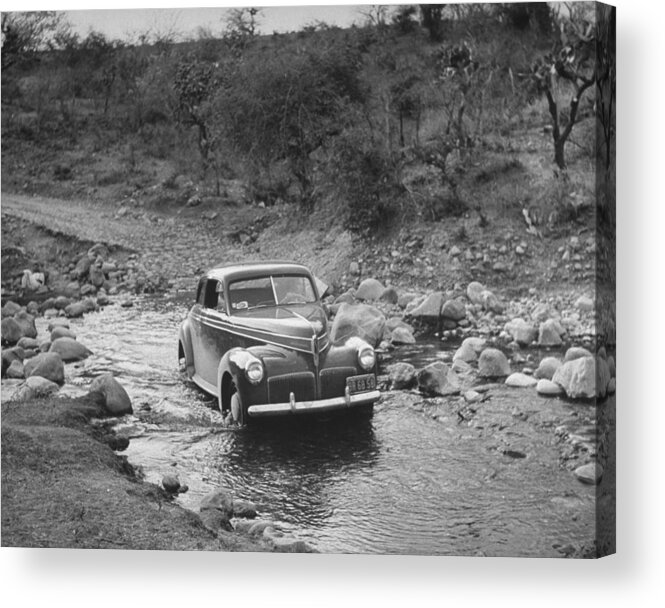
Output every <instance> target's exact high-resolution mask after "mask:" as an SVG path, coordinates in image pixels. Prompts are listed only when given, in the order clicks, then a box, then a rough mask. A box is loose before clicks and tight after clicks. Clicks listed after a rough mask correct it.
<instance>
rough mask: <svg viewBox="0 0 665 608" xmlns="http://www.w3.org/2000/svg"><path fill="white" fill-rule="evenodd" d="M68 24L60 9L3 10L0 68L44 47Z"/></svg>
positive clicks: (47, 46) (8, 65)
mask: <svg viewBox="0 0 665 608" xmlns="http://www.w3.org/2000/svg"><path fill="white" fill-rule="evenodd" d="M68 27H69V25H68V24H67V22H66V21H65V19H64V17H63V13H58V12H56V11H29V12H23V13H2V69H3V70H6V69H7V68H9V67H11V66H12V65H14V64H15V63H17V62H18V61H19V60H20V59H22V58H25V57H27V56H29V55H31V54H33V53H35V52H37V51H43V50H46V49H47V48H49V45H51V44H53V42H54V40H55V39H56V36H57V34H58V33H59V32H62V31H63V30H65V29H68Z"/></svg>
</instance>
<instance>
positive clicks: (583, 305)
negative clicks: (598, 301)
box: [575, 296, 595, 312]
mask: <svg viewBox="0 0 665 608" xmlns="http://www.w3.org/2000/svg"><path fill="white" fill-rule="evenodd" d="M594 307H595V303H594V301H593V298H590V297H589V296H580V297H579V298H577V300H576V301H575V308H576V309H577V310H579V311H580V312H591V311H592V310H593V309H594Z"/></svg>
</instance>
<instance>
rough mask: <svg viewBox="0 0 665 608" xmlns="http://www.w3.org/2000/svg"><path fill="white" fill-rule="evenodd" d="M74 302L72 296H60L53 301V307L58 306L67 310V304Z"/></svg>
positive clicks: (59, 308)
mask: <svg viewBox="0 0 665 608" xmlns="http://www.w3.org/2000/svg"><path fill="white" fill-rule="evenodd" d="M71 303H72V300H71V298H68V297H66V296H58V297H57V298H56V299H55V300H54V301H53V308H57V309H58V310H65V308H67V306H69V305H70V304H71Z"/></svg>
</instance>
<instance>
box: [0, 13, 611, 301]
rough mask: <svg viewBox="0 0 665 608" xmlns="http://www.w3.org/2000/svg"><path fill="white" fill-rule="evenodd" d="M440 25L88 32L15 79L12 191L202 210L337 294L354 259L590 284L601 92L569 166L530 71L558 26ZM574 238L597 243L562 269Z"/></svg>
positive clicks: (457, 275)
mask: <svg viewBox="0 0 665 608" xmlns="http://www.w3.org/2000/svg"><path fill="white" fill-rule="evenodd" d="M441 28H442V30H441V32H440V34H441V35H440V40H436V41H434V40H432V36H430V35H428V31H427V29H426V28H423V27H420V26H419V24H418V23H416V22H413V21H409V22H408V23H407V24H406V25H405V24H404V23H400V22H398V21H397V20H395V22H394V23H393V24H392V25H388V24H383V25H380V26H367V27H363V28H351V29H348V30H342V29H339V28H331V27H325V26H320V27H310V28H306V31H300V32H295V33H291V34H275V35H272V36H256V37H252V38H250V39H248V40H244V41H242V44H241V45H240V46H239V45H238V44H237V41H235V42H234V43H233V44H232V43H231V42H230V41H229V40H228V39H226V40H217V39H213V38H201V39H198V40H195V41H190V42H187V43H181V44H170V43H164V42H160V43H158V44H153V45H138V46H137V45H128V44H121V43H118V42H117V41H115V42H114V41H109V40H106V39H105V38H104V37H103V36H101V35H97V36H93V35H92V34H91V35H90V36H89V37H88V38H86V39H85V40H82V41H81V40H78V41H71V42H70V43H69V45H67V44H65V45H64V47H63V48H61V49H60V50H58V51H53V52H50V53H42V54H40V55H37V56H33V57H32V58H31V60H29V61H25V62H23V63H19V64H18V65H16V66H13V67H12V68H11V69H9V70H3V73H2V77H3V81H2V104H3V107H2V136H3V137H2V190H3V192H6V193H17V194H22V195H40V196H44V197H54V198H59V199H65V200H67V199H69V200H74V201H85V202H86V203H87V204H91V205H94V206H99V207H100V208H103V209H108V210H109V212H112V211H114V210H118V209H122V208H124V207H127V208H130V209H131V208H137V209H139V210H141V212H146V213H154V214H157V215H161V216H164V217H175V218H176V220H177V219H178V218H184V219H187V220H192V221H196V220H197V219H199V220H201V221H202V222H205V223H206V225H207V226H209V227H212V228H213V229H218V231H219V233H220V235H221V236H222V237H223V238H224V239H226V240H225V242H226V243H227V244H228V246H235V247H238V248H239V249H238V255H241V256H243V257H267V256H269V257H292V258H296V259H300V260H303V261H308V262H309V263H310V264H312V265H313V266H314V267H315V268H316V267H317V266H318V267H320V268H318V269H317V270H323V271H324V272H325V274H326V276H327V279H328V280H329V281H330V282H331V283H333V284H335V285H338V286H340V287H344V286H346V285H350V284H352V283H353V282H354V281H355V280H357V278H356V277H354V276H352V275H350V274H349V273H348V272H347V270H348V267H349V263H350V262H352V261H356V262H359V263H360V266H361V268H362V271H361V272H362V274H363V275H364V276H369V275H373V276H378V277H379V278H381V279H382V280H384V281H387V282H392V283H401V284H405V285H411V286H414V287H419V288H435V287H438V288H443V289H452V288H454V286H455V285H456V283H459V282H462V281H468V280H471V279H476V280H481V281H486V282H487V283H488V284H491V285H495V286H496V287H497V288H508V289H513V290H515V291H519V290H520V289H521V288H522V287H523V286H524V285H529V286H535V287H538V288H540V289H551V288H555V289H556V288H557V286H559V287H562V286H564V285H566V284H568V283H570V282H573V283H574V282H581V283H588V282H589V281H593V276H594V272H595V265H594V251H595V250H594V248H593V240H594V237H595V232H596V225H595V211H596V174H595V170H596V160H595V159H596V146H595V134H596V121H595V119H594V114H593V102H594V99H595V97H594V94H593V89H592V91H591V92H587V93H586V95H585V96H584V97H583V98H582V100H581V102H580V107H579V109H578V113H577V116H576V118H575V120H576V123H577V124H575V125H574V129H573V130H572V132H571V135H570V137H569V139H568V141H567V143H566V148H565V152H566V170H565V171H563V170H561V168H560V167H558V166H557V165H556V163H555V162H554V147H553V139H552V124H551V122H552V117H551V115H550V114H549V112H548V105H547V102H546V100H545V97H544V96H542V95H537V94H535V93H534V90H533V86H532V83H531V80H530V79H529V77H528V76H527V75H525V74H526V73H527V72H528V71H529V69H530V68H529V66H530V65H531V64H532V63H533V61H534V59H535V58H538V57H541V56H542V55H543V54H544V53H545V52H546V51H547V50H548V49H550V48H551V47H552V45H553V44H555V43H556V36H555V35H554V34H553V33H550V34H548V35H545V34H543V32H542V31H541V30H539V29H538V28H536V27H535V25H532V26H530V27H522V28H516V27H514V25H513V24H511V23H510V22H506V20H505V19H500V18H499V16H497V14H495V13H493V12H492V11H491V10H489V9H488V10H487V11H485V10H483V11H480V12H475V13H474V12H469V13H468V14H466V15H464V16H462V18H457V19H445V20H442V22H441ZM558 87H559V89H558V91H557V94H558V95H559V96H560V97H561V99H562V104H563V103H564V102H567V99H568V95H569V94H570V90H569V89H570V87H569V84H568V83H567V82H566V81H565V80H562V82H560V83H559V85H558ZM562 107H564V106H563V105H562ZM607 204H608V205H609V206H611V205H612V201H609V202H608V203H607ZM570 237H581V239H582V240H583V241H585V242H586V240H587V239H588V241H589V244H590V246H589V248H588V249H585V250H584V251H582V252H581V253H579V254H577V258H576V259H574V260H573V259H567V258H565V257H564V259H563V260H561V257H562V256H563V254H564V250H565V249H566V246H567V243H568V242H569V239H570ZM312 259H314V261H312Z"/></svg>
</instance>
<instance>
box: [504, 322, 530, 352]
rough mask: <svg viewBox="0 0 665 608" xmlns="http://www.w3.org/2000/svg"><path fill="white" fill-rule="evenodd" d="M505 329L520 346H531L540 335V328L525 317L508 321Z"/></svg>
mask: <svg viewBox="0 0 665 608" xmlns="http://www.w3.org/2000/svg"><path fill="white" fill-rule="evenodd" d="M504 329H505V331H507V332H508V333H509V334H510V335H511V337H512V338H513V340H515V342H517V343H518V344H519V345H520V346H529V344H531V343H532V342H534V341H535V340H536V338H537V337H538V330H537V329H536V328H535V327H534V326H533V325H531V324H530V323H527V322H526V321H525V320H524V319H513V320H512V321H508V323H506V325H505V326H504Z"/></svg>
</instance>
